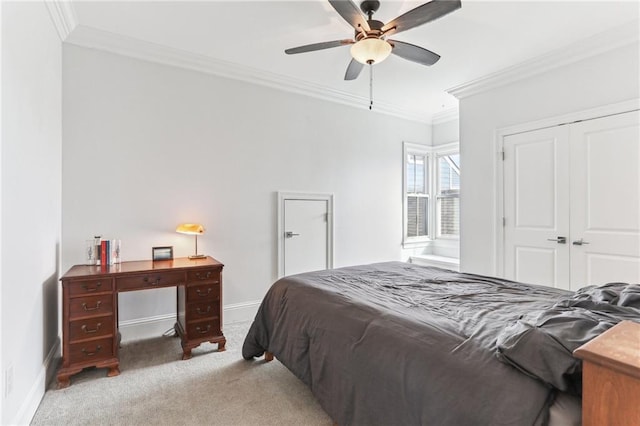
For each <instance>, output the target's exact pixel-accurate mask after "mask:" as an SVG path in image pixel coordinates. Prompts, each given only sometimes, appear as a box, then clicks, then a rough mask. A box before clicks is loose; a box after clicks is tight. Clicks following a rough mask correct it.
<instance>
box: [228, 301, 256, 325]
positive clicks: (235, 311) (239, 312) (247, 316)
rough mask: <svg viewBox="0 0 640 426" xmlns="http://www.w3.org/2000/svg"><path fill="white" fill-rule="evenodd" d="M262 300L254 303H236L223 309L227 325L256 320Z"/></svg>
mask: <svg viewBox="0 0 640 426" xmlns="http://www.w3.org/2000/svg"><path fill="white" fill-rule="evenodd" d="M260 303H262V301H261V300H255V301H252V302H243V303H234V304H231V305H226V306H225V307H224V308H223V317H222V318H223V320H224V323H225V324H233V323H236V322H242V321H251V320H253V319H254V318H255V316H256V313H257V312H258V308H259V307H260Z"/></svg>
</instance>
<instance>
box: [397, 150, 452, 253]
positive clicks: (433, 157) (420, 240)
mask: <svg viewBox="0 0 640 426" xmlns="http://www.w3.org/2000/svg"><path fill="white" fill-rule="evenodd" d="M459 153H460V148H459V143H458V142H453V143H448V144H443V145H436V146H429V145H422V144H417V143H412V142H403V144H402V246H403V248H412V247H425V246H428V245H431V244H433V243H434V242H436V241H437V240H441V241H452V242H453V241H458V240H459V239H460V235H441V234H440V217H439V215H438V197H439V192H438V190H439V188H440V181H439V180H440V176H439V173H438V172H439V165H438V160H439V158H440V157H442V156H445V155H451V154H459ZM409 155H423V156H425V157H426V162H427V173H426V179H427V183H426V185H427V186H426V194H427V195H426V196H427V211H428V223H427V235H426V236H422V237H409V236H408V235H407V233H408V232H407V231H408V218H407V213H408V196H407V157H408V156H409ZM461 174H462V173H461ZM458 197H459V196H458Z"/></svg>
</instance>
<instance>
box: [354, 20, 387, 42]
mask: <svg viewBox="0 0 640 426" xmlns="http://www.w3.org/2000/svg"><path fill="white" fill-rule="evenodd" d="M367 23H368V24H369V28H370V31H365V30H364V29H362V30H361V31H357V30H356V31H355V34H356V35H355V38H356V41H359V40H361V39H363V38H365V37H376V38H380V37H382V35H383V34H382V27H384V22H380V21H376V20H375V19H369V20H368V21H367Z"/></svg>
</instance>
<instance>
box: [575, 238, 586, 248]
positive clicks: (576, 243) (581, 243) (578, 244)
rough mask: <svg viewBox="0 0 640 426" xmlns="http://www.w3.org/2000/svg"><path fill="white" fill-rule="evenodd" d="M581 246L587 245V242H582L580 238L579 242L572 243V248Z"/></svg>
mask: <svg viewBox="0 0 640 426" xmlns="http://www.w3.org/2000/svg"><path fill="white" fill-rule="evenodd" d="M583 244H589V243H588V242H587V241H584V240H583V239H582V238H580V239H579V240H575V241H574V242H573V245H574V246H581V245H583Z"/></svg>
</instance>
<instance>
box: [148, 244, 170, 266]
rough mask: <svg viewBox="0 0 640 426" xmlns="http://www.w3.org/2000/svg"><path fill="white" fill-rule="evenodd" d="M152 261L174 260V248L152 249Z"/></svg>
mask: <svg viewBox="0 0 640 426" xmlns="http://www.w3.org/2000/svg"><path fill="white" fill-rule="evenodd" d="M151 259H153V261H154V262H155V261H156V260H173V246H163V247H152V248H151Z"/></svg>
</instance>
